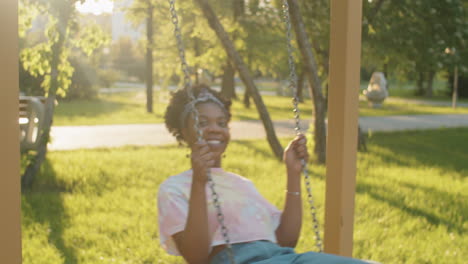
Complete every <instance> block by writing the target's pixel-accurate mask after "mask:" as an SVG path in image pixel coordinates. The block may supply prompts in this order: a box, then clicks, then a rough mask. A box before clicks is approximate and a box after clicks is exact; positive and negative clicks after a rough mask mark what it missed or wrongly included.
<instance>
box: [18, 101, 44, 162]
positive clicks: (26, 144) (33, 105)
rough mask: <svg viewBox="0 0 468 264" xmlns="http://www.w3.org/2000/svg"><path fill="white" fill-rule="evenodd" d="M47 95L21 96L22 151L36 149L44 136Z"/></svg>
mask: <svg viewBox="0 0 468 264" xmlns="http://www.w3.org/2000/svg"><path fill="white" fill-rule="evenodd" d="M45 103H46V98H45V97H39V96H20V97H19V125H20V149H21V153H24V152H26V151H28V150H36V149H37V147H38V146H39V142H40V139H41V136H42V134H41V133H42V129H43V125H44V115H45Z"/></svg>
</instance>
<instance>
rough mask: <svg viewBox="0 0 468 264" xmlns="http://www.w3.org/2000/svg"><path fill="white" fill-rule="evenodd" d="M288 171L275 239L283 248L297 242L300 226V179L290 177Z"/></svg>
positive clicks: (294, 176) (298, 176)
mask: <svg viewBox="0 0 468 264" xmlns="http://www.w3.org/2000/svg"><path fill="white" fill-rule="evenodd" d="M293 173H294V172H290V171H288V172H287V174H288V180H287V185H286V186H287V189H286V190H288V192H286V202H285V204H284V209H283V214H282V215H281V222H280V225H279V226H278V228H277V229H276V239H277V240H278V244H279V245H280V246H283V247H292V248H293V247H295V246H296V244H297V241H298V240H299V235H300V232H301V226H302V201H301V195H300V192H301V179H300V174H299V175H291V174H293Z"/></svg>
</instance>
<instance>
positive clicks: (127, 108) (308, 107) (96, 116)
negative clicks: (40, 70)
mask: <svg viewBox="0 0 468 264" xmlns="http://www.w3.org/2000/svg"><path fill="white" fill-rule="evenodd" d="M168 100H169V94H168V92H159V93H158V92H157V93H155V95H154V110H155V111H154V113H152V114H148V113H146V107H145V104H146V97H145V94H144V93H143V92H126V93H115V94H100V95H99V98H97V99H94V100H82V101H70V102H67V101H63V102H60V103H59V104H58V105H57V108H56V112H55V116H54V125H56V126H72V125H106V124H151V123H162V122H163V120H164V111H165V108H166V105H167V103H168ZM263 101H264V103H265V105H266V107H267V109H268V111H269V113H270V116H271V118H272V119H273V120H283V119H290V118H293V112H292V103H291V98H290V97H280V96H269V95H264V96H263ZM299 107H300V109H301V113H302V116H301V117H302V118H310V117H311V116H312V103H311V101H310V100H306V101H305V103H303V104H300V106H299ZM359 111H360V115H361V116H388V115H413V114H468V108H467V107H459V108H457V109H455V110H454V109H452V108H450V107H441V106H429V105H416V104H408V103H405V102H385V103H384V105H383V107H382V108H380V109H373V108H371V107H369V106H368V105H367V103H366V102H363V101H362V102H360V110H359ZM232 113H233V120H258V113H257V110H256V108H255V105H254V104H253V101H252V105H251V107H250V108H249V109H247V108H245V107H244V106H243V104H242V101H241V100H237V101H234V102H233V106H232Z"/></svg>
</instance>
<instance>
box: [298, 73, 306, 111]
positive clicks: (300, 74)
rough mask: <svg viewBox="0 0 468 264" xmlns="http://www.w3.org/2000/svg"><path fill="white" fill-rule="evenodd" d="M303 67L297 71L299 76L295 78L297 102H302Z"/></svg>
mask: <svg viewBox="0 0 468 264" xmlns="http://www.w3.org/2000/svg"><path fill="white" fill-rule="evenodd" d="M305 72H306V71H305V69H304V67H303V69H302V71H301V72H300V73H299V78H298V79H297V97H298V98H299V102H301V103H303V102H304V93H303V90H304V79H305Z"/></svg>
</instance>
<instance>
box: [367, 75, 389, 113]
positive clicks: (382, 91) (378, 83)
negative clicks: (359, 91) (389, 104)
mask: <svg viewBox="0 0 468 264" xmlns="http://www.w3.org/2000/svg"><path fill="white" fill-rule="evenodd" d="M363 93H364V95H365V96H366V97H367V100H368V101H369V105H370V106H372V107H374V108H380V107H381V106H382V102H383V101H384V100H385V98H387V97H388V91H387V80H386V79H385V76H384V74H383V73H382V72H374V73H373V74H372V77H371V79H370V82H369V85H368V86H367V89H366V90H364V92H363Z"/></svg>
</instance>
